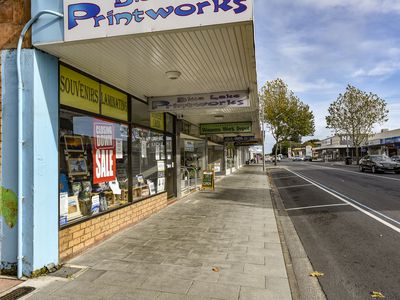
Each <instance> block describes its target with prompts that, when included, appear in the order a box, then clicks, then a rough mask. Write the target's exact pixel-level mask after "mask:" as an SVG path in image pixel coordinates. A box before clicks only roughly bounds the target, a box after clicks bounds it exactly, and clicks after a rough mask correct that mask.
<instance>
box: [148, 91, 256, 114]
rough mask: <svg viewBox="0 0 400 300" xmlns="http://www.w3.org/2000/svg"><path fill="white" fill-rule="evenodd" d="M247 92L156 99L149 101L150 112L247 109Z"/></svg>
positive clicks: (248, 102) (248, 103)
mask: <svg viewBox="0 0 400 300" xmlns="http://www.w3.org/2000/svg"><path fill="white" fill-rule="evenodd" d="M249 106H250V101H249V93H248V92H247V91H239V92H229V93H213V94H201V95H187V96H172V97H156V98H150V99H149V110H150V111H165V112H168V111H185V110H194V109H200V108H203V109H216V108H227V107H249Z"/></svg>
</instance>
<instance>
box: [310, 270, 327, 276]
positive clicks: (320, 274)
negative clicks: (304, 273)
mask: <svg viewBox="0 0 400 300" xmlns="http://www.w3.org/2000/svg"><path fill="white" fill-rule="evenodd" d="M324 275H325V274H324V273H320V272H318V271H314V272H311V273H310V276H312V277H321V276H324Z"/></svg>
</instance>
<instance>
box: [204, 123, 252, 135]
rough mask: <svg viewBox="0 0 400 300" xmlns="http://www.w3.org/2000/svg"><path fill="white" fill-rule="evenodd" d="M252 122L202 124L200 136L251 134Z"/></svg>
mask: <svg viewBox="0 0 400 300" xmlns="http://www.w3.org/2000/svg"><path fill="white" fill-rule="evenodd" d="M251 131H252V123H251V122H238V123H215V124H214V123H210V124H200V134H201V135H204V134H220V133H251Z"/></svg>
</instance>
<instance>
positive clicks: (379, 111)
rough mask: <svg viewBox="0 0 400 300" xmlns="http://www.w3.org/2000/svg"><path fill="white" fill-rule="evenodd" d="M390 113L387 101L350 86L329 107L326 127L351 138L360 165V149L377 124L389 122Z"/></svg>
mask: <svg viewBox="0 0 400 300" xmlns="http://www.w3.org/2000/svg"><path fill="white" fill-rule="evenodd" d="M388 112H389V111H388V110H387V109H386V102H385V100H383V99H381V98H380V97H379V96H378V95H376V94H373V93H366V92H364V91H361V90H359V89H358V88H356V87H354V86H351V85H348V86H347V88H346V92H345V93H344V94H339V97H338V98H337V99H336V101H334V102H333V103H331V105H330V106H329V109H328V113H329V115H328V116H327V117H326V124H327V126H326V127H327V128H330V129H333V130H334V132H335V133H336V134H341V135H345V136H346V137H350V138H351V141H352V143H353V146H354V147H355V150H356V160H357V164H358V163H359V153H358V149H359V148H360V146H361V144H362V143H363V142H365V141H366V140H367V139H368V136H369V135H370V134H372V129H373V127H374V125H375V124H383V123H384V122H386V121H387V120H388V119H387V115H388Z"/></svg>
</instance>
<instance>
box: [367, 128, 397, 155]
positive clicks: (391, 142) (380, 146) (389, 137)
mask: <svg viewBox="0 0 400 300" xmlns="http://www.w3.org/2000/svg"><path fill="white" fill-rule="evenodd" d="M365 148H366V150H367V152H368V153H369V154H386V155H388V156H393V155H400V129H395V130H388V129H383V130H382V131H381V132H380V133H376V134H374V135H373V136H371V137H370V138H369V139H368V141H367V143H366V145H365Z"/></svg>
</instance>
